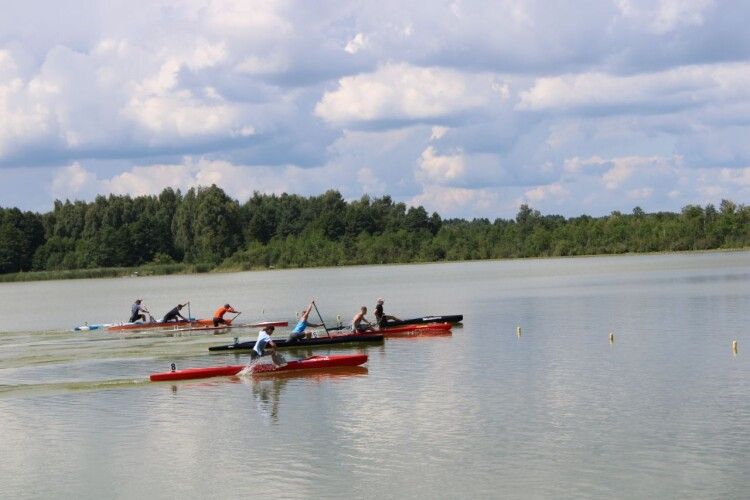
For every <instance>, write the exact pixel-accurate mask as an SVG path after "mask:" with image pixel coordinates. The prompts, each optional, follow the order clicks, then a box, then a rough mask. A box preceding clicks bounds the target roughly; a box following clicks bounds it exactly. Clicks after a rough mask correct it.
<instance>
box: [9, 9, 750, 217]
mask: <svg viewBox="0 0 750 500" xmlns="http://www.w3.org/2000/svg"><path fill="white" fill-rule="evenodd" d="M0 7H1V10H2V15H0V175H1V179H0V206H4V207H10V206H15V207H19V208H21V209H24V210H35V211H40V212H46V211H49V210H51V208H52V203H53V201H54V200H55V199H60V200H65V199H71V200H74V199H81V200H92V199H94V197H95V196H96V195H98V194H105V195H106V194H110V193H112V194H129V195H132V196H137V195H145V194H157V193H159V192H160V191H161V190H162V189H164V188H165V187H167V186H171V187H174V188H179V189H181V190H182V191H183V192H185V191H186V190H187V189H189V188H190V187H194V186H206V185H211V184H216V185H218V186H219V187H221V188H223V189H224V190H225V191H226V192H227V193H228V194H229V195H230V196H232V197H234V198H236V199H238V200H239V201H240V202H244V201H245V200H246V199H247V198H248V197H250V196H252V194H253V192H255V191H258V192H262V193H276V194H280V193H284V192H287V193H296V194H300V195H303V196H310V195H317V194H320V193H323V192H325V191H326V190H328V189H336V190H338V191H340V192H341V193H342V195H343V196H344V197H345V198H346V199H348V200H354V199H358V198H360V197H361V196H362V195H364V194H369V195H370V196H376V197H380V196H383V195H386V194H387V195H390V196H391V197H392V198H393V199H394V200H396V201H401V202H404V203H406V204H407V205H422V206H424V207H425V208H426V209H427V210H428V211H430V212H432V211H437V212H438V213H440V214H441V215H442V216H443V217H464V218H474V217H487V218H490V219H494V218H497V217H502V218H509V217H513V216H515V214H516V212H517V211H518V207H519V206H520V205H521V204H523V203H526V204H528V205H530V206H531V207H532V208H535V209H537V210H539V211H540V212H542V213H544V214H561V215H565V216H577V215H580V214H590V215H606V214H608V213H610V212H612V211H615V210H619V211H621V212H630V211H632V209H633V208H634V207H636V206H639V207H641V208H643V209H644V210H646V211H647V212H653V211H659V210H668V211H679V210H680V209H681V208H682V207H684V206H685V205H688V204H701V205H705V204H708V203H713V204H715V205H718V204H719V203H720V202H721V200H722V199H725V198H726V199H730V200H733V201H735V202H737V203H741V204H747V202H748V200H749V199H750V30H748V29H747V27H746V21H747V19H750V2H744V1H740V0H737V1H731V0H728V1H719V0H715V1H714V0H592V1H586V0H576V1H556V0H538V1H537V0H524V1H520V0H498V1H470V0H454V1H440V0H429V1H427V0H414V1H409V2H404V1H403V0H398V1H392V0H379V1H367V2H360V1H351V0H350V1H337V2H331V1H326V0H322V1H320V0H319V1H315V2H307V1H299V2H287V1H274V0H269V1H239V0H147V1H143V0H127V1H120V0H110V1H107V2H90V1H89V0H86V1H76V0H57V1H55V2H48V1H46V0H24V1H20V0H19V1H15V0H0Z"/></svg>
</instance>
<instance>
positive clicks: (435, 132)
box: [430, 126, 450, 141]
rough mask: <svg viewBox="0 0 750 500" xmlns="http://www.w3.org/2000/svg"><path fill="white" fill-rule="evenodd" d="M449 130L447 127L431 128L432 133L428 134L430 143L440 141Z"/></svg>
mask: <svg viewBox="0 0 750 500" xmlns="http://www.w3.org/2000/svg"><path fill="white" fill-rule="evenodd" d="M448 130H450V129H449V128H448V127H439V126H436V127H432V133H431V134H430V140H431V141H437V140H439V139H441V138H442V137H443V136H444V135H445V134H446V133H447V132H448Z"/></svg>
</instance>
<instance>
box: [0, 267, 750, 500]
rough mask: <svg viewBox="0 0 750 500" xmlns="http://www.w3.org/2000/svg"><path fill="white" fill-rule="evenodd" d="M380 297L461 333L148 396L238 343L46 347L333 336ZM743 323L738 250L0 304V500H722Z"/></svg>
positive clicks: (311, 277)
mask: <svg viewBox="0 0 750 500" xmlns="http://www.w3.org/2000/svg"><path fill="white" fill-rule="evenodd" d="M380 296H382V297H384V298H385V299H386V304H385V305H386V312H387V313H390V314H395V315H398V316H402V317H412V316H419V315H422V314H459V313H461V314H464V315H465V320H464V324H463V326H462V327H459V328H455V329H454V330H453V335H452V336H449V337H431V338H423V339H389V340H386V341H385V342H384V343H383V344H379V345H373V346H368V347H366V348H358V347H352V346H349V347H340V348H336V349H323V350H316V351H307V350H303V351H297V352H295V351H287V352H286V353H285V356H286V357H287V358H288V359H292V358H294V357H303V356H305V355H309V354H313V353H315V354H326V353H338V354H340V353H349V352H365V353H367V354H368V355H369V357H370V358H369V362H368V363H367V365H366V369H356V370H346V371H343V372H337V373H326V372H322V373H321V372H318V373H315V374H310V375H294V376H291V377H290V376H286V377H271V378H265V379H260V380H258V379H254V378H253V377H243V378H220V379H211V380H204V381H192V382H190V381H189V382H181V383H174V384H173V383H150V382H148V375H149V374H150V373H152V372H156V371H166V370H168V369H169V365H170V363H173V362H174V363H176V364H177V366H178V368H187V367H197V366H209V365H221V364H241V363H244V362H246V361H247V355H245V354H242V355H237V354H211V355H209V354H208V351H207V348H208V347H209V346H211V345H216V344H221V343H226V342H228V341H231V337H232V336H235V335H240V336H241V337H243V338H245V337H251V336H254V333H253V332H238V333H232V334H229V335H226V334H225V335H207V334H200V335H183V336H174V337H167V336H154V335H142V334H114V335H113V334H108V333H103V332H90V333H73V332H71V331H69V329H70V328H71V327H73V326H75V325H77V324H81V323H83V322H84V321H88V322H90V323H97V322H109V321H123V320H125V319H127V316H128V313H129V307H130V304H131V303H132V301H133V300H134V299H135V298H138V297H142V298H143V299H144V301H145V303H146V304H147V305H148V306H149V308H150V309H151V311H152V312H153V313H154V314H155V315H161V314H164V312H166V311H167V310H168V309H170V308H171V307H173V306H174V305H175V304H177V303H178V302H183V301H186V300H190V301H191V314H192V315H193V316H198V317H206V316H209V315H210V314H211V312H212V311H213V310H214V309H215V308H216V307H217V306H218V305H220V304H223V303H224V302H227V301H228V302H230V303H231V304H232V305H233V306H235V307H236V308H239V309H241V310H242V311H243V313H242V316H241V317H240V319H242V320H245V321H254V320H270V319H286V320H289V321H292V320H293V318H294V313H295V311H296V310H299V309H301V308H302V307H304V306H305V305H306V303H307V302H308V301H309V300H310V298H311V297H315V298H316V299H317V301H318V304H319V307H320V309H321V313H322V314H323V316H324V319H326V320H327V321H330V322H335V320H336V316H337V315H341V316H342V319H343V320H344V321H349V320H350V318H351V316H352V315H353V314H354V312H355V311H356V309H357V308H358V306H360V305H362V304H364V305H367V306H370V307H373V306H374V304H375V299H376V298H378V297H380ZM749 315H750V253H742V252H740V253H716V254H693V255H683V254H680V255H657V256H625V257H600V258H577V259H550V260H516V261H503V262H472V263H457V264H438V265H415V266H378V267H352V268H341V269H313V270H294V271H271V272H256V273H238V274H215V275H197V276H176V277H153V278H127V279H100V280H77V281H56V282H36V283H20V284H1V285H0V498H28V497H37V498H84V497H85V498H112V497H117V498H185V497H199V498H237V497H245V498H414V497H421V498H488V497H494V498H499V497H501V498H582V497H583V498H585V497H588V498H746V497H747V492H748V491H750V474H748V470H749V469H748V459H749V458H750V425H748V424H750V383H748V379H749V375H750V363H749V362H748V360H749V359H750V335H749V333H750V332H749V331H748V330H750V326H749V325H750V322H749V321H748V319H749ZM517 326H520V327H521V335H520V337H519V336H517V334H516V327H517ZM610 332H612V333H613V334H614V342H612V343H610V341H609V333H610ZM733 340H737V341H738V347H739V349H738V352H737V354H736V355H735V354H733V352H732V349H731V343H732V341H733Z"/></svg>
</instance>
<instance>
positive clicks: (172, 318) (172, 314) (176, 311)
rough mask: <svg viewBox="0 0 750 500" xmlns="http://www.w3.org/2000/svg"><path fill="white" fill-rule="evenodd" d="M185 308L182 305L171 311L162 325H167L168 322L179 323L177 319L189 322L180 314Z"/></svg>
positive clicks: (165, 316)
mask: <svg viewBox="0 0 750 500" xmlns="http://www.w3.org/2000/svg"><path fill="white" fill-rule="evenodd" d="M183 307H185V306H183V305H182V304H177V306H176V307H175V308H174V309H172V310H171V311H169V312H168V313H167V314H165V315H164V318H163V319H162V320H161V322H162V323H166V322H167V321H179V320H178V319H177V318H180V319H182V321H188V319H187V318H186V317H184V316H183V315H182V314H180V311H181V310H182V308H183Z"/></svg>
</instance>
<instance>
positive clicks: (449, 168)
mask: <svg viewBox="0 0 750 500" xmlns="http://www.w3.org/2000/svg"><path fill="white" fill-rule="evenodd" d="M465 170H466V167H465V165H464V157H463V155H462V154H461V153H460V152H459V153H457V154H452V155H439V154H437V153H436V152H435V149H434V148H433V147H432V146H428V147H427V149H425V150H424V151H422V155H421V156H420V157H419V170H418V176H419V178H421V179H423V180H425V181H427V182H431V183H436V184H444V183H448V182H450V181H454V180H456V179H458V178H460V177H461V176H462V175H463V174H464V171H465Z"/></svg>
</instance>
